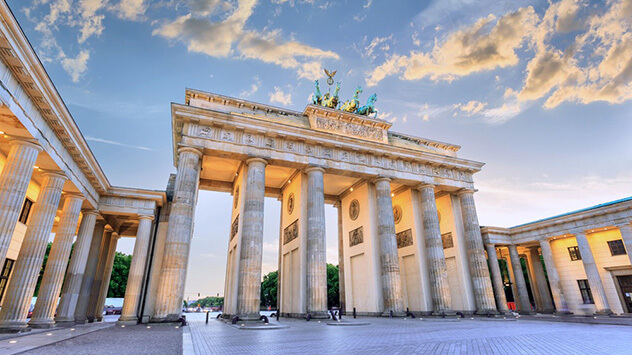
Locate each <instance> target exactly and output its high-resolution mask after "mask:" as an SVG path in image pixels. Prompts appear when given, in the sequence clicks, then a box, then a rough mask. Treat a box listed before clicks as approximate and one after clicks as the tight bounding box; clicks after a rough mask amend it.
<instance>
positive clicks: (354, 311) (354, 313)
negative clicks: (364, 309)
mask: <svg viewBox="0 0 632 355" xmlns="http://www.w3.org/2000/svg"><path fill="white" fill-rule="evenodd" d="M355 317H356V310H355V307H353V319H355Z"/></svg>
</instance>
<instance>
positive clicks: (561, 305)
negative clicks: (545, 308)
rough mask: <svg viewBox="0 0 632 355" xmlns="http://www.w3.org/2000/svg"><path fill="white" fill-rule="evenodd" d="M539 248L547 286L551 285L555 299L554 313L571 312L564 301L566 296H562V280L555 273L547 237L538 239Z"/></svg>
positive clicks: (555, 268) (555, 269)
mask: <svg viewBox="0 0 632 355" xmlns="http://www.w3.org/2000/svg"><path fill="white" fill-rule="evenodd" d="M540 249H542V259H544V265H545V266H546V274H547V275H548V277H549V286H550V287H551V293H552V294H553V300H554V301H555V307H556V312H555V313H558V314H570V313H571V312H570V311H569V310H568V304H567V303H566V297H564V290H563V289H562V282H561V281H560V275H559V274H558V273H557V267H556V266H555V260H554V259H553V252H551V244H550V243H549V241H548V239H546V238H543V239H540Z"/></svg>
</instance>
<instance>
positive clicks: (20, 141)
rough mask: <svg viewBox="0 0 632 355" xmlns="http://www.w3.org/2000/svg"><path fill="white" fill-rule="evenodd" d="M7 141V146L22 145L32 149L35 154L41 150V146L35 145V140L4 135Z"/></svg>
mask: <svg viewBox="0 0 632 355" xmlns="http://www.w3.org/2000/svg"><path fill="white" fill-rule="evenodd" d="M5 137H6V138H8V140H9V145H22V146H27V147H30V148H33V149H35V150H37V152H38V153H39V152H41V151H42V150H43V148H42V146H41V145H39V144H38V143H37V141H36V140H35V139H32V138H26V137H15V136H10V135H5Z"/></svg>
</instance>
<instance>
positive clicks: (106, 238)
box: [75, 228, 115, 323]
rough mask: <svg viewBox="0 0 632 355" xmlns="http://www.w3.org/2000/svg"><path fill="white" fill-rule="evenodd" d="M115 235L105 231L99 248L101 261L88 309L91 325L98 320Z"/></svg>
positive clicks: (98, 264) (112, 232)
mask: <svg viewBox="0 0 632 355" xmlns="http://www.w3.org/2000/svg"><path fill="white" fill-rule="evenodd" d="M114 234H115V233H114V231H113V230H112V229H111V228H108V229H107V230H106V231H105V234H103V240H102V241H101V247H100V248H99V259H98V260H99V261H98V262H97V267H96V270H95V272H94V279H93V282H92V289H91V290H90V298H89V300H88V306H87V308H86V319H87V321H88V322H90V323H92V322H94V319H95V318H96V313H97V312H96V309H97V303H98V302H99V297H100V296H101V289H102V285H103V278H104V277H105V267H106V265H107V262H108V255H109V253H110V244H112V239H113V236H114ZM75 318H77V317H75Z"/></svg>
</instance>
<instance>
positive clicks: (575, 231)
mask: <svg viewBox="0 0 632 355" xmlns="http://www.w3.org/2000/svg"><path fill="white" fill-rule="evenodd" d="M570 234H572V235H573V236H575V237H577V236H578V235H583V236H584V237H585V236H586V235H587V234H588V233H587V232H586V230H585V229H581V228H576V229H571V230H570Z"/></svg>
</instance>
